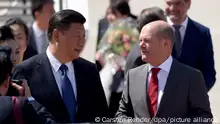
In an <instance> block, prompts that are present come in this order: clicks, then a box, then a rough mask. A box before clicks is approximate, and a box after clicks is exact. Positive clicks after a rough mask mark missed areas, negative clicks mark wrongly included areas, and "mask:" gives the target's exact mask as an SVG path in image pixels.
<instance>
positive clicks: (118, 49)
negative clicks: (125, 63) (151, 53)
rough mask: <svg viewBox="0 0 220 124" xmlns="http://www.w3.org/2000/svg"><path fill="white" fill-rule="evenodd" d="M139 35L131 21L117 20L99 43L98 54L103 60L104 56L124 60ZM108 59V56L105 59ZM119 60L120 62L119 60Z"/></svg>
mask: <svg viewBox="0 0 220 124" xmlns="http://www.w3.org/2000/svg"><path fill="white" fill-rule="evenodd" d="M138 38H139V33H138V30H137V28H136V23H134V21H133V20H130V19H126V20H118V21H115V22H113V23H112V24H110V26H109V28H108V30H107V31H106V33H105V35H104V36H103V38H102V39H101V41H100V45H99V49H98V52H99V53H100V54H101V56H102V57H104V59H105V58H106V55H107V56H108V55H111V56H114V57H115V56H117V57H118V58H121V59H125V58H126V57H127V55H128V53H129V52H130V50H131V49H132V47H133V45H134V44H135V42H137V41H138ZM107 58H109V56H108V57H107ZM121 59H120V60H121Z"/></svg>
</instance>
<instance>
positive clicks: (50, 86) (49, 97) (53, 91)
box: [37, 53, 69, 118]
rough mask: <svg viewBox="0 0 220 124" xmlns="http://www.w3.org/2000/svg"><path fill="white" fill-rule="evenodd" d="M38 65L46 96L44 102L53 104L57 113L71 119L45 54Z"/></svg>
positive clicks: (42, 87) (43, 91) (40, 84)
mask: <svg viewBox="0 0 220 124" xmlns="http://www.w3.org/2000/svg"><path fill="white" fill-rule="evenodd" d="M37 64H38V68H37V72H38V73H39V74H38V77H39V79H41V81H39V82H38V83H39V86H40V87H41V90H42V92H41V93H42V94H45V99H44V100H46V101H48V102H49V103H51V104H53V105H54V106H53V107H56V108H57V110H56V111H57V112H59V113H62V114H61V115H63V118H69V115H68V111H67V110H66V107H65V104H64V102H63V99H62V97H61V95H60V92H59V89H58V86H57V83H56V80H55V78H54V75H53V72H52V68H51V65H50V63H49V60H48V58H47V55H46V54H45V53H44V54H42V59H40V60H39V61H38V62H37ZM42 94H41V95H42Z"/></svg>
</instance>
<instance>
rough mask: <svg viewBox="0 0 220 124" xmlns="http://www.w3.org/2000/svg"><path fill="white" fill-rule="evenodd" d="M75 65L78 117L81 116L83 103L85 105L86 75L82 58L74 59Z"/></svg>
mask: <svg viewBox="0 0 220 124" xmlns="http://www.w3.org/2000/svg"><path fill="white" fill-rule="evenodd" d="M73 66H74V72H75V80H76V82H75V83H76V87H77V88H76V90H77V115H76V116H77V118H79V112H80V110H81V107H83V106H81V105H83V102H84V101H85V100H84V99H86V98H84V96H82V95H83V94H85V87H86V85H85V84H84V83H85V81H84V80H85V77H84V76H83V75H85V74H84V73H83V71H82V67H83V65H81V62H80V58H78V59H76V60H74V61H73Z"/></svg>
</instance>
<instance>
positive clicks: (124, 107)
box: [115, 71, 134, 119]
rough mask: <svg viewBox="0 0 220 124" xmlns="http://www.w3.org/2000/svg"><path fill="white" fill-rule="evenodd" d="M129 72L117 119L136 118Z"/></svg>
mask: <svg viewBox="0 0 220 124" xmlns="http://www.w3.org/2000/svg"><path fill="white" fill-rule="evenodd" d="M129 72H130V71H128V73H127V74H126V79H125V86H124V91H123V93H122V98H121V100H120V103H119V109H118V111H117V113H116V115H115V116H116V118H120V119H127V117H134V114H133V107H132V104H131V99H130V95H129Z"/></svg>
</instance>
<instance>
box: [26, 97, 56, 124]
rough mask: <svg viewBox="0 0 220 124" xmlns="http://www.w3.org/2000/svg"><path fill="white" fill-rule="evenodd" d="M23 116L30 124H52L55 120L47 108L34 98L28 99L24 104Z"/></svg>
mask: <svg viewBox="0 0 220 124" xmlns="http://www.w3.org/2000/svg"><path fill="white" fill-rule="evenodd" d="M23 116H24V120H25V122H26V123H29V124H52V123H55V119H54V117H53V116H52V114H50V113H49V112H48V111H47V109H46V108H45V107H43V106H42V105H41V104H40V103H38V102H37V101H36V100H34V98H31V97H29V98H27V99H26V101H25V103H24V109H23Z"/></svg>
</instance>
